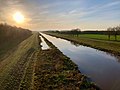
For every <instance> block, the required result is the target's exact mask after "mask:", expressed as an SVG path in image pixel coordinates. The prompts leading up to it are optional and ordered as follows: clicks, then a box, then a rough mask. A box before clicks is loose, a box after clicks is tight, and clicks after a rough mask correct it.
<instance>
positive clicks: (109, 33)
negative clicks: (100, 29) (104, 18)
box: [107, 27, 112, 40]
mask: <svg viewBox="0 0 120 90" xmlns="http://www.w3.org/2000/svg"><path fill="white" fill-rule="evenodd" d="M107 31H108V39H109V40H110V35H111V31H112V28H111V27H109V28H108V29H107Z"/></svg>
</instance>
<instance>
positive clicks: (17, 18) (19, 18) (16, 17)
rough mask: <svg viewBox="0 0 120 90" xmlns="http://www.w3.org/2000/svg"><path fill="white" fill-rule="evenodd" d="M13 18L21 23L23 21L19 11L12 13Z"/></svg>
mask: <svg viewBox="0 0 120 90" xmlns="http://www.w3.org/2000/svg"><path fill="white" fill-rule="evenodd" d="M13 19H14V20H15V21H16V22H17V23H23V22H24V16H23V14H22V13H21V12H16V13H15V14H14V15H13Z"/></svg>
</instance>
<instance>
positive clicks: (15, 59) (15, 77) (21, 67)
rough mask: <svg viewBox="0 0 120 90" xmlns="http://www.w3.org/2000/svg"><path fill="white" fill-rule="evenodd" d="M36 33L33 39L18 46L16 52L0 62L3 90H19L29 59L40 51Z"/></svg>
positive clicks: (0, 86)
mask: <svg viewBox="0 0 120 90" xmlns="http://www.w3.org/2000/svg"><path fill="white" fill-rule="evenodd" d="M36 34H37V33H34V34H33V35H32V36H31V37H29V38H28V39H26V40H24V41H23V42H21V43H20V44H19V45H18V46H16V50H14V52H11V54H10V55H9V56H8V57H6V58H5V59H4V60H2V61H1V62H0V88H1V90H6V89H9V90H12V89H14V90H17V89H18V88H19V85H20V83H21V80H22V77H23V76H24V71H25V70H26V66H27V63H28V62H29V60H31V59H29V58H31V55H32V53H34V51H35V50H37V49H38V47H39V44H37V43H39V42H38V37H37V35H36Z"/></svg>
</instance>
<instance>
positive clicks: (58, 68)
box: [33, 37, 99, 90]
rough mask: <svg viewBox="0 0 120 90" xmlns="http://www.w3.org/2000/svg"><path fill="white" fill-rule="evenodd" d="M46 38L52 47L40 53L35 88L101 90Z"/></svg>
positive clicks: (35, 75)
mask: <svg viewBox="0 0 120 90" xmlns="http://www.w3.org/2000/svg"><path fill="white" fill-rule="evenodd" d="M43 38H44V37H43ZM44 40H45V41H46V43H47V44H48V45H49V46H50V49H48V50H41V51H40V52H39V54H38V59H37V60H36V65H35V72H34V77H35V78H34V87H33V90H43V89H45V90H55V89H57V90H99V88H98V87H96V85H95V84H93V83H92V82H90V81H88V80H87V78H86V76H84V75H82V74H81V73H80V72H79V70H78V67H77V65H76V64H75V63H73V62H72V61H71V60H70V59H69V58H68V57H66V56H65V55H63V53H62V52H60V51H59V50H58V49H57V48H56V47H55V46H54V45H53V44H52V43H51V42H49V41H48V40H47V39H45V38H44Z"/></svg>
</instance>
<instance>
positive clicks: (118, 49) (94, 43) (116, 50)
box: [44, 32, 120, 55]
mask: <svg viewBox="0 0 120 90" xmlns="http://www.w3.org/2000/svg"><path fill="white" fill-rule="evenodd" d="M44 33H46V34H49V35H52V36H56V37H59V38H64V39H67V40H70V41H73V42H77V43H79V44H81V45H85V46H89V47H93V48H96V49H99V50H102V51H106V52H110V53H112V54H115V55H120V42H117V41H108V40H98V39H95V38H94V39H93V38H88V37H90V36H88V37H87V38H86V37H82V36H80V35H79V37H77V36H72V35H65V34H58V33H50V32H44ZM86 36H87V35H86ZM91 37H92V36H91Z"/></svg>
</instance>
